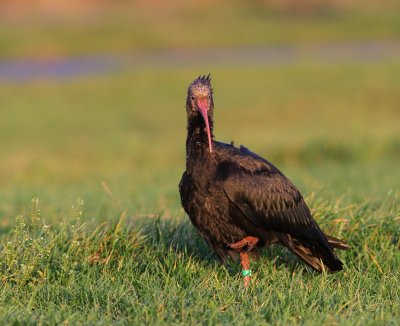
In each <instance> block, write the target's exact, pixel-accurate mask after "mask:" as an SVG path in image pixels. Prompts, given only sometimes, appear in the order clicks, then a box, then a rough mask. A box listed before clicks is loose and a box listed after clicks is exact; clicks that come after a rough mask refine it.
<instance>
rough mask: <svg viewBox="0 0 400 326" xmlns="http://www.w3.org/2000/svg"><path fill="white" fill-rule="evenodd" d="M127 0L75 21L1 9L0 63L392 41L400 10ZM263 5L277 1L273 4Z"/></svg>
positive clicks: (366, 4) (390, 4)
mask: <svg viewBox="0 0 400 326" xmlns="http://www.w3.org/2000/svg"><path fill="white" fill-rule="evenodd" d="M6 1H7V0H6ZM8 1H10V0H8ZM11 1H12V0H11ZM64 2H65V1H64ZM132 2H133V4H132V5H131V6H130V7H126V4H123V1H122V4H121V5H118V3H116V4H114V5H111V8H110V7H107V6H106V7H104V3H103V5H101V4H99V5H98V6H94V7H93V6H92V8H89V9H88V10H87V11H83V12H82V13H81V14H80V15H72V14H68V9H67V10H63V11H61V12H59V11H56V12H51V11H50V12H49V11H45V13H43V12H42V11H41V10H40V6H39V4H40V1H39V4H37V5H34V2H32V4H31V8H30V9H28V8H29V7H28V4H24V7H23V8H25V11H28V13H30V14H29V15H26V14H25V15H20V16H18V15H17V19H10V16H9V15H7V11H4V12H5V14H3V15H2V12H1V11H0V18H1V19H0V44H1V46H0V58H5V57H14V58H31V57H38V58H42V57H46V58H53V57H55V58H57V57H64V56H77V55H87V54H99V53H100V54H110V53H131V52H134V51H141V50H157V49H165V48H175V49H204V48H215V47H217V48H220V47H224V48H229V47H235V46H238V45H240V46H257V45H265V44H297V45H299V46H303V45H305V46H307V45H310V44H319V43H327V42H333V43H335V42H352V41H355V42H360V41H368V40H376V39H380V40H394V39H398V38H399V36H400V21H399V19H398V14H397V13H398V11H399V10H400V5H399V4H398V2H397V1H395V0H384V1H379V2H376V1H360V0H352V1H348V2H347V1H340V0H339V1H329V0H328V1H324V2H321V1H314V0H305V1H301V2H302V3H303V4H304V6H295V5H293V1H290V0H287V1H252V2H249V1H243V0H234V1H227V0H225V1H218V2H215V1H207V0H195V1H190V2H187V1H183V0H174V1H169V2H168V3H167V2H163V1H154V2H143V1H131V3H132ZM263 2H264V3H263ZM268 2H270V3H271V2H272V3H273V2H275V6H271V4H269V5H268V4H267V3H268ZM280 2H282V3H283V2H286V4H292V6H287V8H284V6H279V5H278V4H279V3H280ZM318 2H319V4H318ZM340 2H341V3H340ZM50 3H51V2H50ZM299 3H300V2H299ZM335 3H336V4H335ZM106 4H107V2H106ZM307 4H308V5H307ZM0 9H1V7H0Z"/></svg>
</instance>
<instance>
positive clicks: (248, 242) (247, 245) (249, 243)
mask: <svg viewBox="0 0 400 326" xmlns="http://www.w3.org/2000/svg"><path fill="white" fill-rule="evenodd" d="M258 240H260V239H258V238H256V237H251V236H249V237H245V238H243V239H242V240H240V241H238V242H235V243H231V244H229V245H228V247H229V248H232V249H234V250H238V251H250V250H251V249H253V247H254V246H255V245H256V244H257V242H258Z"/></svg>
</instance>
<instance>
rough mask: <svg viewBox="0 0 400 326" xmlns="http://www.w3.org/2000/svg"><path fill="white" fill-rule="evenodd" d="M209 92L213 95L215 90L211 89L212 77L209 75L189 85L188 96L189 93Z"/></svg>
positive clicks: (198, 78)
mask: <svg viewBox="0 0 400 326" xmlns="http://www.w3.org/2000/svg"><path fill="white" fill-rule="evenodd" d="M205 91H208V92H210V93H211V94H212V93H213V89H212V88H211V75H210V74H208V75H207V76H206V75H203V76H201V75H200V76H199V77H197V78H196V79H195V80H193V81H192V83H191V84H190V85H189V88H188V94H189V93H202V92H205Z"/></svg>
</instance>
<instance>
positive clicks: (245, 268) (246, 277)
mask: <svg viewBox="0 0 400 326" xmlns="http://www.w3.org/2000/svg"><path fill="white" fill-rule="evenodd" d="M240 262H241V264H242V275H243V285H244V287H245V288H246V287H248V286H249V283H250V280H251V270H250V258H249V254H248V253H247V252H241V253H240Z"/></svg>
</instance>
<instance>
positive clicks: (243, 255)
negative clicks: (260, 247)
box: [228, 236, 259, 287]
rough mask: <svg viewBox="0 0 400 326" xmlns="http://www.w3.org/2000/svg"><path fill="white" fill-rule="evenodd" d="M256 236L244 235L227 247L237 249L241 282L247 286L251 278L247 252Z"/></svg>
mask: <svg viewBox="0 0 400 326" xmlns="http://www.w3.org/2000/svg"><path fill="white" fill-rule="evenodd" d="M258 240H259V239H258V238H256V237H251V236H248V237H245V238H243V239H242V240H240V241H238V242H235V243H231V244H230V245H229V246H228V247H230V248H232V249H234V250H236V251H239V255H240V262H241V264H242V275H243V284H244V287H248V286H249V284H250V280H251V271H250V258H249V254H248V253H247V252H248V251H250V250H251V249H253V247H254V246H255V245H256V244H257V242H258Z"/></svg>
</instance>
